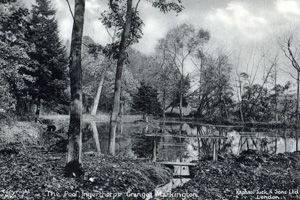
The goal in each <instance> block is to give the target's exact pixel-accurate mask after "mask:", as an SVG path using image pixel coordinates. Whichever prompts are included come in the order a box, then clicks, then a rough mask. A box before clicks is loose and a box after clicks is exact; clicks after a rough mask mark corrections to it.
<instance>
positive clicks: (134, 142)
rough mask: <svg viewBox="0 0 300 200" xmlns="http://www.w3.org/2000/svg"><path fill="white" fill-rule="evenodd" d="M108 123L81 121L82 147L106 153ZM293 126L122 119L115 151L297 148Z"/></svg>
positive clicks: (173, 157)
mask: <svg viewBox="0 0 300 200" xmlns="http://www.w3.org/2000/svg"><path fill="white" fill-rule="evenodd" d="M108 132H109V124H108V123H100V122H99V123H97V122H91V123H85V125H84V128H83V151H84V152H99V153H102V154H107V153H108V149H109V144H110V142H111V139H110V137H109V134H108ZM297 133H298V131H296V130H293V129H269V130H263V131H261V130H256V129H250V130H249V129H248V130H245V129H243V128H242V127H228V126H212V125H203V124H192V123H191V124H189V123H178V122H157V123H149V124H146V123H123V124H119V125H118V128H117V135H116V138H115V141H114V143H115V146H114V149H115V155H116V156H124V157H131V158H146V159H151V160H155V161H158V162H162V161H164V162H165V161H168V162H185V163H188V162H192V161H197V160H198V159H199V158H203V157H212V156H213V153H214V150H215V151H216V152H218V153H219V154H226V153H231V154H235V155H238V154H240V153H241V152H242V151H244V150H249V149H253V150H258V151H260V152H265V153H269V154H277V153H284V152H294V151H297V150H298V149H299V146H300V145H299V142H298V141H299V138H298V134H297Z"/></svg>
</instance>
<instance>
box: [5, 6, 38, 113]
mask: <svg viewBox="0 0 300 200" xmlns="http://www.w3.org/2000/svg"><path fill="white" fill-rule="evenodd" d="M0 15H1V16H0V27H1V29H0V44H1V45H0V54H1V55H2V56H1V58H0V83H1V92H0V99H1V104H0V106H1V108H2V109H4V110H6V111H8V112H16V111H17V113H19V114H24V113H23V112H22V111H21V110H24V111H30V106H29V105H28V103H27V102H28V101H29V100H30V96H29V95H28V94H27V93H24V92H23V91H24V90H28V86H27V85H26V82H27V83H28V82H33V81H34V77H32V76H31V75H27V74H24V73H22V70H24V69H28V70H29V69H30V68H29V65H30V64H32V61H31V60H30V57H29V55H28V54H29V53H30V52H34V51H35V46H34V44H32V43H30V42H29V41H28V38H27V34H28V32H29V25H30V20H29V17H30V15H29V10H28V9H26V8H24V5H22V4H20V3H19V2H16V3H7V4H4V5H2V6H1V8H0Z"/></svg>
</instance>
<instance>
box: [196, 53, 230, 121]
mask: <svg viewBox="0 0 300 200" xmlns="http://www.w3.org/2000/svg"><path fill="white" fill-rule="evenodd" d="M230 77H231V64H230V62H229V58H228V56H226V55H224V54H222V53H220V54H219V55H218V56H217V58H213V57H208V58H207V59H206V61H205V63H204V67H203V71H202V73H201V83H200V101H199V105H198V108H197V116H200V117H206V118H208V119H214V120H221V121H222V120H224V118H225V117H226V118H227V119H228V118H229V108H230V107H232V106H231V105H232V102H233V101H232V95H233V94H232V87H231V84H230Z"/></svg>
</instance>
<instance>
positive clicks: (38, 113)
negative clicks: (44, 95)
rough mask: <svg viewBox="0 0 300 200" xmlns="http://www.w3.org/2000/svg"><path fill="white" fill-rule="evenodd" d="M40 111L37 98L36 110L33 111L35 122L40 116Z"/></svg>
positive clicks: (39, 103) (39, 101) (39, 102)
mask: <svg viewBox="0 0 300 200" xmlns="http://www.w3.org/2000/svg"><path fill="white" fill-rule="evenodd" d="M40 112H41V100H40V99H38V100H37V102H36V111H35V119H34V121H35V123H37V121H38V119H39V118H40Z"/></svg>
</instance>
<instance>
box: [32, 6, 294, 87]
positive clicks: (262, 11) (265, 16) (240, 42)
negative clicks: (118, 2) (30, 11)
mask: <svg viewBox="0 0 300 200" xmlns="http://www.w3.org/2000/svg"><path fill="white" fill-rule="evenodd" d="M69 1H70V4H71V7H72V9H74V8H73V7H74V0H69ZM133 1H134V2H136V0H133ZM149 1H150V0H141V2H140V4H139V12H140V15H141V18H142V20H143V21H144V24H145V25H144V27H143V34H144V35H143V38H142V39H140V41H139V43H138V44H135V45H134V46H133V47H134V48H135V49H137V50H139V51H141V52H142V53H145V54H147V55H151V54H153V53H154V48H155V46H156V44H157V42H158V40H159V39H161V38H163V37H164V36H165V34H166V33H167V31H168V30H169V29H171V28H173V27H174V26H176V25H180V24H182V23H190V24H193V25H194V26H195V28H196V29H198V28H199V29H200V28H203V29H206V30H208V31H209V32H210V34H211V39H210V42H209V43H208V44H207V45H206V49H207V50H208V51H215V49H223V51H225V52H227V53H228V54H231V55H232V57H233V63H235V64H236V65H237V70H238V71H246V70H247V69H246V68H247V67H246V66H245V64H241V63H245V62H247V61H248V60H250V59H252V57H253V59H252V62H253V63H254V65H257V63H258V62H259V60H261V59H260V58H261V57H262V56H263V55H268V58H269V59H271V58H273V57H275V55H277V54H281V55H280V56H281V57H283V55H282V53H281V51H280V49H279V48H278V41H279V40H280V38H283V37H284V36H285V35H286V34H288V33H289V32H290V31H296V32H297V31H298V30H299V29H300V26H299V25H300V0H182V4H183V6H184V7H185V9H184V10H183V11H182V12H181V13H179V14H176V13H174V12H170V13H166V14H163V13H161V12H160V11H159V10H157V9H155V8H153V7H152V5H151V3H150V2H149ZM29 2H30V1H29ZM107 2H108V1H105V0H102V1H101V0H86V13H85V25H84V35H89V36H90V37H91V38H92V39H93V40H94V41H95V42H97V43H100V44H106V43H107V42H108V41H109V36H108V34H107V32H106V30H105V27H104V26H103V25H102V24H101V22H100V20H99V17H100V13H101V12H102V11H104V10H106V9H107V8H108V6H107ZM52 4H53V7H55V8H56V10H57V14H56V16H57V20H58V23H59V28H60V35H61V37H62V39H63V40H64V41H66V40H70V38H71V31H72V17H71V14H70V11H69V8H68V5H67V1H66V0H52ZM298 32H299V34H300V31H298ZM299 44H300V43H299ZM254 55H255V56H254ZM282 60H283V61H282V63H281V65H282V68H283V69H284V71H288V72H291V73H293V69H292V67H291V66H288V65H289V63H288V62H287V61H286V60H285V61H284V58H282ZM255 63H256V64H255ZM240 65H243V66H240ZM248 68H249V67H248ZM248 71H249V69H248ZM259 71H261V72H260V74H261V75H263V74H264V73H265V72H264V71H262V69H259ZM249 73H250V72H249ZM282 73H283V77H286V78H285V79H288V77H290V75H289V74H287V73H284V72H283V71H282ZM285 79H282V81H285Z"/></svg>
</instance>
